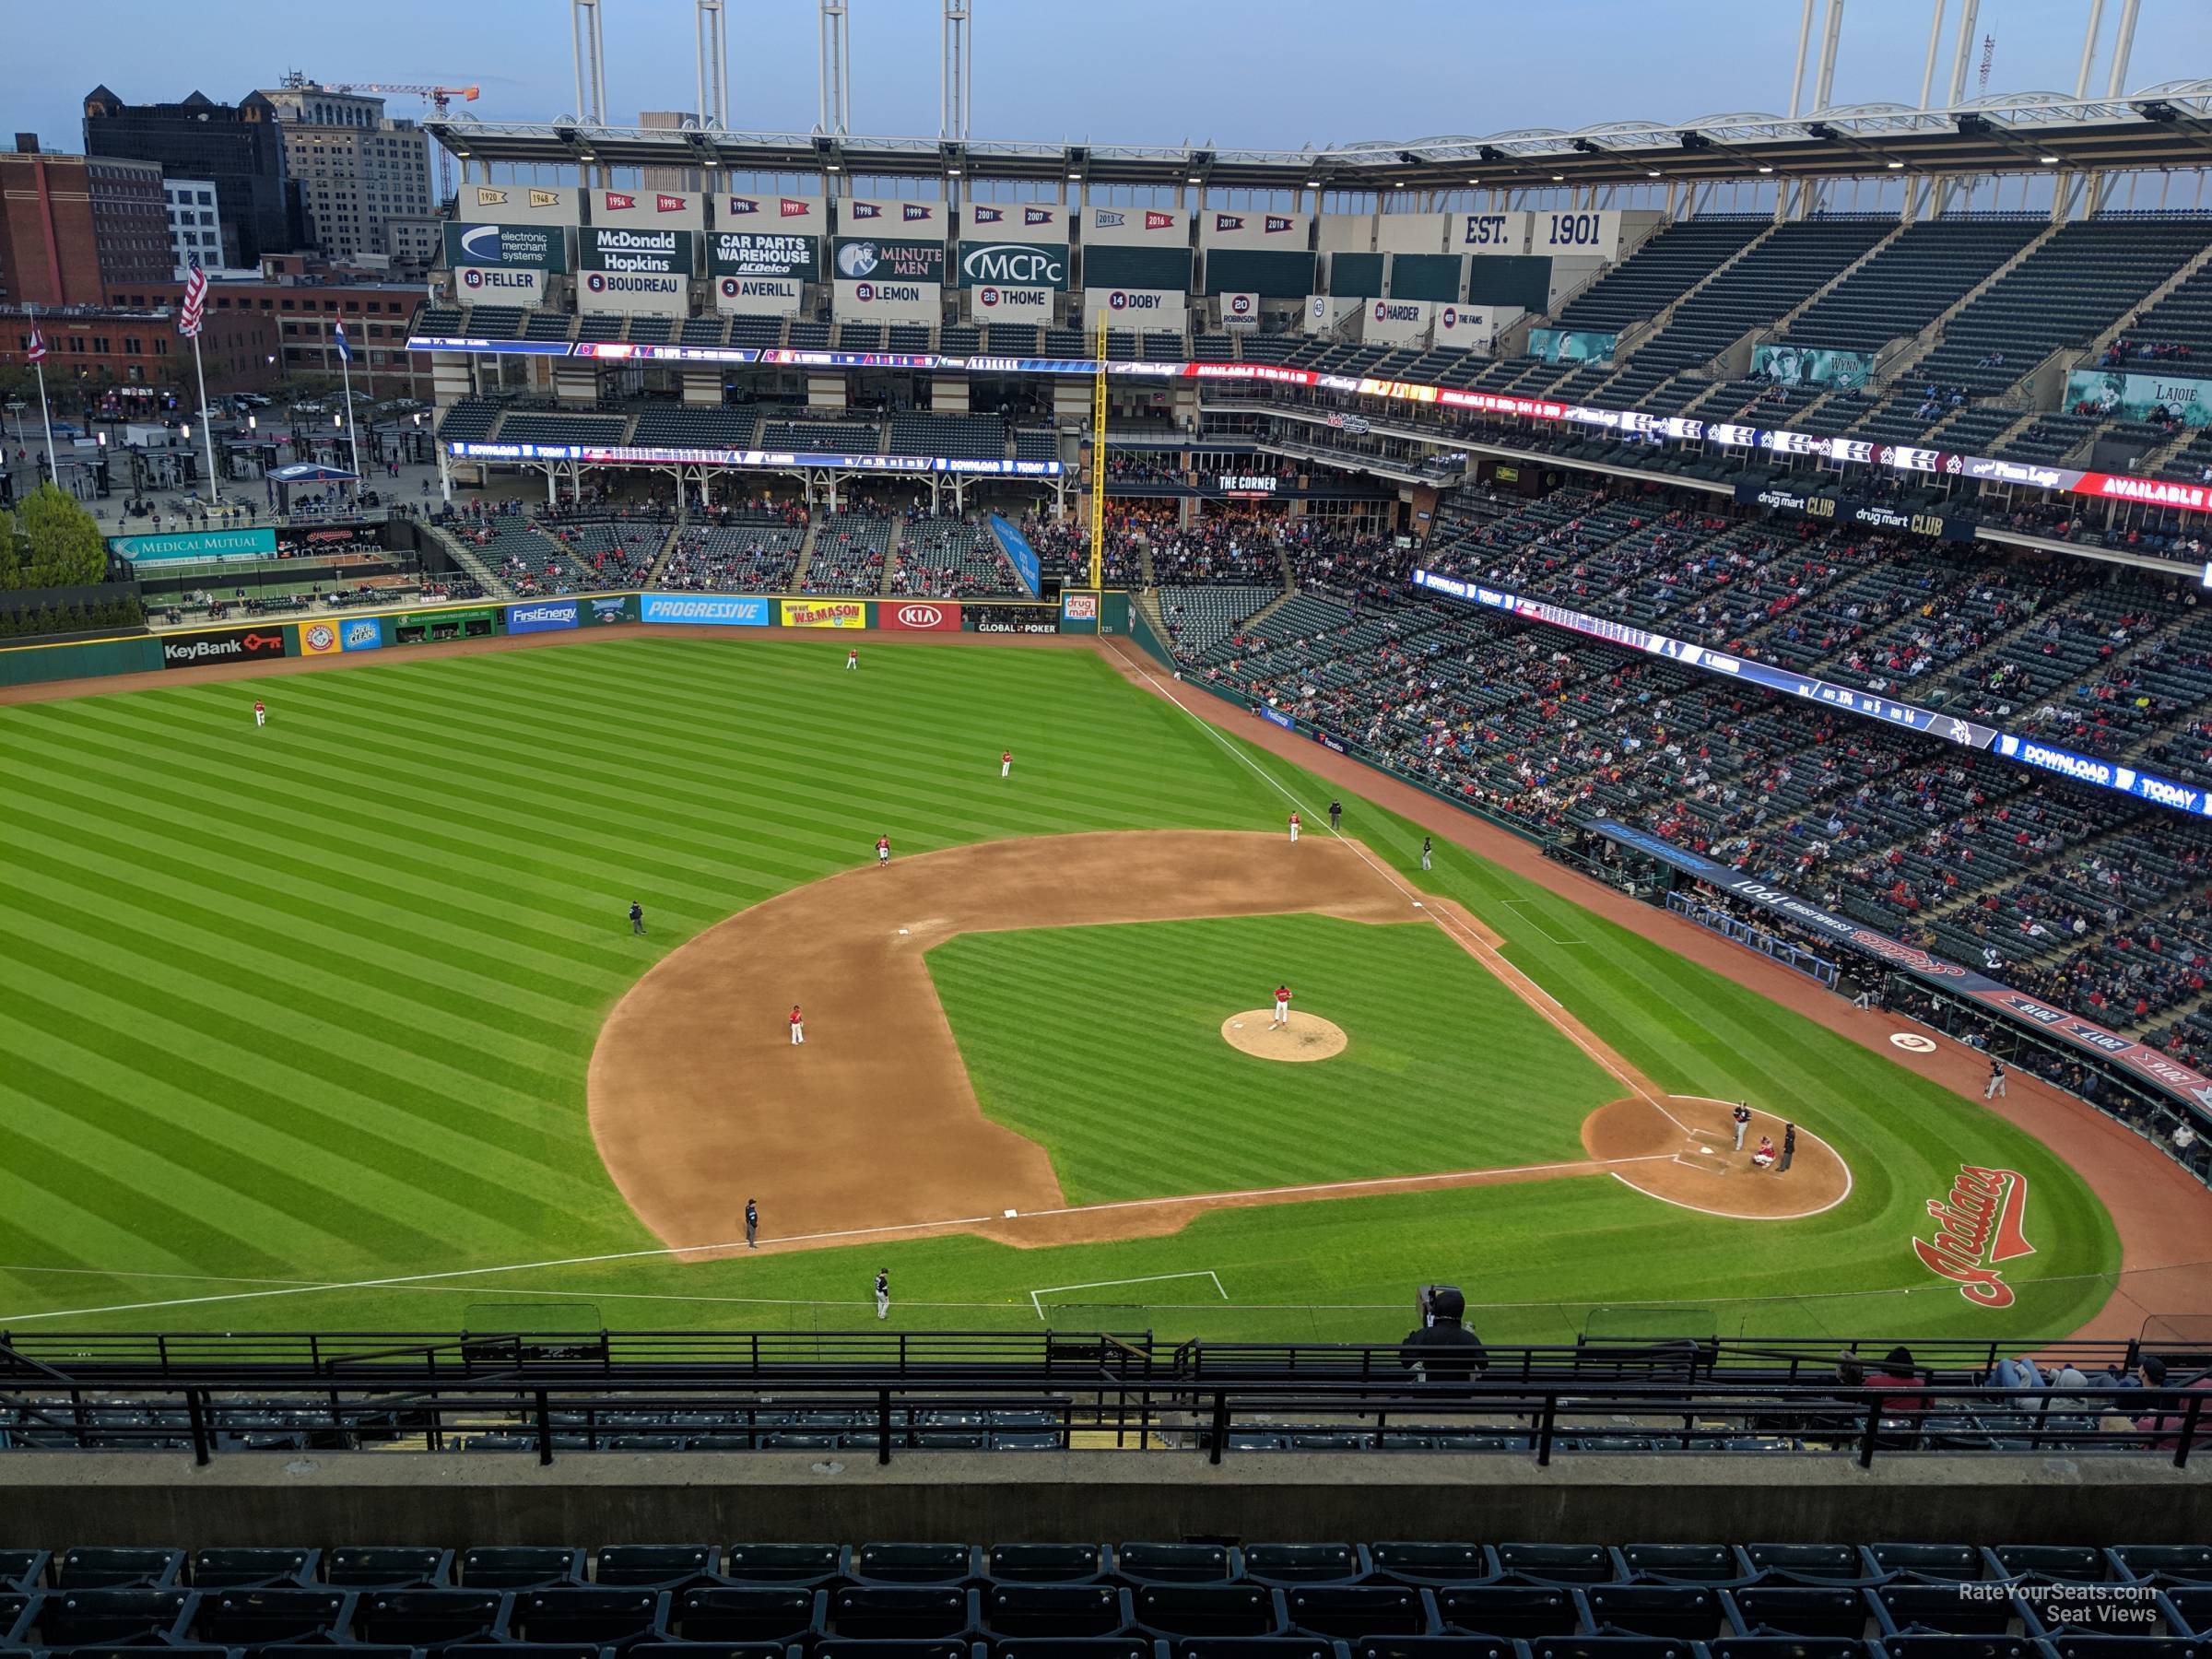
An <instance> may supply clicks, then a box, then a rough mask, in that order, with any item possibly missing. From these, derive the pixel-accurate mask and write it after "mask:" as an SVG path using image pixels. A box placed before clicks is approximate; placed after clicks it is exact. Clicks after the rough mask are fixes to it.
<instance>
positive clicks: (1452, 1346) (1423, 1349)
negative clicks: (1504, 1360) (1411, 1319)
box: [1398, 1285, 1490, 1385]
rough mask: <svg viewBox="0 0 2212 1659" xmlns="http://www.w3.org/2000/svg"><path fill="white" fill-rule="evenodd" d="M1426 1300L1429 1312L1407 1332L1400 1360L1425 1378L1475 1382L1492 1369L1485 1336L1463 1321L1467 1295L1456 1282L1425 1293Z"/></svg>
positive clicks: (1464, 1382)
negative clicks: (1469, 1327) (1473, 1330)
mask: <svg viewBox="0 0 2212 1659" xmlns="http://www.w3.org/2000/svg"><path fill="white" fill-rule="evenodd" d="M1422 1302H1423V1306H1424V1307H1425V1308H1426V1310H1427V1312H1426V1313H1425V1314H1424V1316H1423V1318H1422V1321H1421V1323H1420V1324H1418V1325H1417V1326H1415V1327H1414V1328H1413V1329H1412V1330H1410V1331H1408V1332H1406V1340H1405V1342H1404V1343H1402V1344H1401V1345H1400V1346H1399V1348H1398V1363H1399V1364H1400V1365H1402V1366H1404V1367H1405V1368H1406V1370H1407V1371H1411V1372H1413V1373H1414V1375H1415V1376H1416V1377H1418V1379H1419V1380H1420V1381H1422V1382H1450V1383H1458V1384H1462V1385H1464V1384H1466V1383H1469V1382H1474V1381H1475V1379H1476V1378H1477V1377H1479V1376H1481V1375H1482V1373H1483V1372H1484V1371H1486V1370H1488V1367H1489V1363H1490V1356H1489V1352H1488V1349H1486V1348H1485V1347H1483V1346H1482V1338H1481V1337H1479V1336H1477V1335H1475V1333H1474V1332H1472V1331H1470V1330H1468V1329H1467V1327H1466V1326H1465V1324H1463V1323H1462V1321H1463V1320H1465V1317H1466V1312H1467V1299H1466V1298H1465V1297H1464V1296H1462V1295H1461V1294H1460V1293H1459V1291H1458V1290H1457V1289H1456V1288H1453V1286H1450V1285H1438V1286H1436V1287H1434V1288H1433V1289H1431V1290H1429V1291H1425V1292H1424V1293H1423V1297H1422Z"/></svg>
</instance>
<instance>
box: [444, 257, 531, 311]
mask: <svg viewBox="0 0 2212 1659" xmlns="http://www.w3.org/2000/svg"><path fill="white" fill-rule="evenodd" d="M453 298H454V299H455V300H458V301H460V302H461V303H462V304H464V305H540V304H543V303H544V302H545V298H546V274H545V273H544V272H543V271H517V270H510V269H507V268H505V267H502V266H498V265H490V266H486V265H455V266H454V267H453Z"/></svg>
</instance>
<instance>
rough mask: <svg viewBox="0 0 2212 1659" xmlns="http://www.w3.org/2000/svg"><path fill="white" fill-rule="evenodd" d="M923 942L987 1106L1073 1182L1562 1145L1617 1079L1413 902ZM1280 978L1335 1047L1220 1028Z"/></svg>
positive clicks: (1454, 1161)
mask: <svg viewBox="0 0 2212 1659" xmlns="http://www.w3.org/2000/svg"><path fill="white" fill-rule="evenodd" d="M928 960H929V967H930V972H931V975H932V977H933V978H934V979H935V982H936V985H937V989H938V994H939V995H940V997H941V998H942V999H943V1001H944V1003H945V1006H946V1009H947V1014H948V1016H949V1017H950V1018H951V1019H952V1025H953V1031H954V1035H955V1036H956V1038H958V1040H959V1043H960V1049H961V1057H962V1059H963V1060H964V1061H965V1062H966V1063H967V1065H968V1068H969V1071H970V1073H971V1076H972V1077H974V1078H975V1082H976V1091H977V1095H978V1098H979V1100H982V1104H983V1107H984V1110H985V1111H986V1112H988V1113H989V1114H990V1115H992V1116H993V1117H994V1118H996V1119H997V1120H998V1121H1000V1122H1002V1123H1005V1124H1008V1125H1009V1126H1010V1127H1013V1128H1015V1129H1017V1130H1018V1131H1020V1132H1021V1133H1022V1134H1024V1135H1030V1137H1031V1138H1033V1139H1035V1140H1038V1141H1039V1142H1041V1144H1042V1145H1044V1146H1045V1147H1046V1148H1047V1149H1048V1150H1049V1151H1051V1152H1052V1154H1053V1160H1054V1168H1055V1169H1056V1170H1057V1171H1058V1172H1059V1175H1060V1179H1061V1182H1062V1185H1063V1187H1064V1188H1065V1190H1066V1191H1067V1193H1068V1194H1069V1196H1070V1197H1071V1198H1073V1199H1075V1200H1077V1202H1085V1203H1089V1202H1098V1201H1101V1200H1104V1199H1110V1198H1112V1199H1120V1198H1130V1197H1143V1196H1150V1195H1153V1194H1161V1193H1177V1192H1204V1191H1208V1190H1218V1189H1222V1188H1230V1187H1240V1188H1241V1187H1250V1186H1275V1185H1289V1184H1300V1183H1305V1182H1326V1181H1329V1180H1332V1179H1350V1178H1357V1177H1369V1176H1389V1175H1403V1174H1416V1173H1421V1172H1436V1171H1458V1170H1469V1169H1486V1168H1492V1167H1497V1166H1500V1165H1521V1164H1527V1163H1537V1162H1555V1161H1563V1160H1570V1159H1578V1158H1581V1157H1582V1156H1583V1151H1582V1147H1581V1143H1580V1139H1579V1135H1578V1131H1579V1129H1580V1126H1581V1123H1582V1120H1583V1117H1584V1116H1586V1115H1587V1114H1588V1112H1590V1111H1592V1110H1594V1108H1595V1107H1597V1106H1599V1105H1601V1104H1603V1103H1604V1102H1605V1101H1606V1100H1610V1099H1613V1098H1614V1097H1615V1096H1616V1095H1617V1094H1618V1085H1617V1084H1615V1083H1614V1082H1613V1081H1612V1080H1611V1079H1610V1078H1609V1077H1606V1075H1605V1074H1604V1073H1603V1072H1602V1071H1600V1070H1599V1069H1598V1068H1597V1067H1596V1066H1595V1065H1594V1064H1592V1063H1591V1062H1590V1061H1589V1060H1588V1059H1587V1058H1585V1057H1584V1056H1583V1055H1582V1054H1581V1053H1578V1052H1577V1051H1575V1050H1574V1049H1572V1048H1571V1046H1570V1045H1569V1044H1568V1043H1567V1042H1566V1041H1565V1040H1564V1039H1563V1038H1561V1037H1560V1036H1559V1034H1558V1033H1557V1032H1556V1031H1554V1030H1551V1028H1550V1027H1548V1026H1547V1025H1546V1024H1544V1023H1543V1022H1542V1021H1541V1020H1540V1019H1539V1018H1537V1017H1536V1015H1535V1013H1534V1012H1533V1011H1532V1010H1530V1009H1529V1008H1528V1007H1527V1006H1526V1005H1524V1004H1523V1003H1522V1002H1520V1001H1519V999H1518V998H1516V997H1514V996H1513V995H1512V993H1511V992H1509V991H1507V990H1506V989H1505V987H1504V986H1502V985H1501V984H1500V983H1499V982H1498V981H1497V980H1496V979H1495V978H1494V977H1493V976H1491V975H1490V974H1489V973H1488V971H1486V970H1485V969H1483V968H1482V967H1481V965H1480V964H1479V963H1477V962H1476V961H1474V960H1473V959H1471V958H1469V957H1468V956H1467V955H1466V954H1465V952H1464V951H1462V950H1460V949H1459V948H1458V947H1457V946H1455V945H1454V944H1453V942H1452V941H1451V940H1449V939H1447V938H1445V937H1444V936H1443V935H1441V933H1439V932H1438V931H1437V930H1436V929H1435V928H1433V927H1431V926H1429V925H1427V924H1406V925H1403V926H1395V927H1372V926H1367V925H1364V924H1358V923H1350V922H1340V921H1335V920H1334V919H1331V918H1327V917H1320V916H1305V915H1299V916H1268V917H1252V918H1234V919H1224V920H1219V921H1207V922H1172V923H1148V924H1135V925H1130V924H1124V925H1116V926H1102V927H1080V928H1057V929H1037V930H1031V931H1028V932H1019V933H993V934H972V935H965V936H963V937H961V938H957V939H954V940H951V941H949V942H947V944H945V945H941V946H939V947H936V948H935V949H934V950H932V951H931V953H930V955H929V959H928ZM1278 980H1283V981H1287V982H1288V983H1289V984H1290V985H1291V986H1292V987H1293V990H1294V992H1295V995H1296V1001H1295V1003H1294V1008H1293V1018H1298V1017H1299V1016H1300V1015H1301V1014H1302V1015H1303V1016H1304V1017H1306V1018H1315V1017H1319V1018H1328V1019H1331V1020H1332V1021H1334V1022H1335V1023H1336V1024H1338V1025H1339V1026H1341V1027H1343V1028H1344V1029H1345V1030H1347V1033H1348V1034H1349V1035H1350V1038H1351V1047H1350V1048H1348V1049H1347V1052H1346V1053H1344V1054H1342V1055H1339V1056H1338V1057H1336V1058H1335V1059H1333V1060H1329V1061H1324V1062H1320V1063H1317V1064H1312V1065H1288V1064H1283V1063H1279V1062H1273V1061H1268V1060H1265V1059H1259V1058H1255V1057H1253V1056H1251V1055H1246V1054H1241V1053H1237V1052H1236V1051H1234V1050H1233V1049H1231V1048H1230V1046H1229V1045H1228V1044H1227V1043H1226V1042H1225V1041H1223V1040H1222V1038H1221V1035H1220V1026H1221V1022H1222V1021H1223V1020H1224V1019H1225V1018H1228V1017H1229V1016H1230V1015H1232V1014H1235V1013H1238V1012H1240V1011H1242V1010H1249V1009H1253V1008H1258V1007H1261V1006H1264V1005H1265V1004H1266V1003H1267V1002H1268V1000H1269V999H1270V997H1271V994H1272V992H1273V988H1274V985H1275V983H1276V982H1277V981H1278ZM1039 987H1050V988H1051V991H1050V1006H1049V1008H1045V1009H1041V1008H1040V1007H1039V1006H1038V1004H1037V998H1036V992H1037V988H1039ZM1040 1016H1042V1020H1043V1029H1042V1030H1039V1018H1040ZM1261 1018H1262V1021H1263V1023H1264V1020H1265V1016H1262V1017H1261ZM1462 1043H1464V1044H1465V1047H1464V1048H1463V1047H1461V1046H1460V1045H1461V1044H1462ZM1477 1054H1479V1059H1477Z"/></svg>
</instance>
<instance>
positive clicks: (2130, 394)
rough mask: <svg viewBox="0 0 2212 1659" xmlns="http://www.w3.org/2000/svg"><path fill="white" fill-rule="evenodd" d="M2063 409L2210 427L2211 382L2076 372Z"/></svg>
mask: <svg viewBox="0 0 2212 1659" xmlns="http://www.w3.org/2000/svg"><path fill="white" fill-rule="evenodd" d="M2066 407H2067V408H2069V409H2071V410H2073V411H2074V412H2075V413H2076V414H2077V415H2099V416H2102V417H2103V418H2106V419H2108V420H2111V419H2114V418H2119V419H2125V420H2157V421H2178V422H2180V423H2181V424H2182V425H2183V426H2185V427H2201V426H2212V380H2196V379H2194V378H2192V377H2190V376H2188V375H2180V374H2156V373H2151V374H2144V373H2134V372H2128V371H2122V370H2118V369H2077V370H2075V371H2073V372H2072V373H2070V374H2068V375H2067V376H2066Z"/></svg>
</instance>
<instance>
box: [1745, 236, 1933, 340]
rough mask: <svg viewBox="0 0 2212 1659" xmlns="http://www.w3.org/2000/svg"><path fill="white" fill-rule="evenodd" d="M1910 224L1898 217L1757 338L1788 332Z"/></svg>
mask: <svg viewBox="0 0 2212 1659" xmlns="http://www.w3.org/2000/svg"><path fill="white" fill-rule="evenodd" d="M1910 228H1911V227H1910V226H1909V225H1908V224H1907V222H1906V221H1904V220H1902V219H1900V220H1899V221H1898V222H1897V223H1896V224H1894V225H1892V226H1891V227H1890V228H1889V234H1888V235H1887V236H1885V237H1883V238H1882V240H1881V241H1877V242H1876V243H1875V244H1874V246H1873V247H1871V248H1869V249H1867V250H1866V252H1865V253H1862V254H1860V255H1859V256H1858V257H1857V258H1856V259H1854V260H1853V261H1852V262H1851V263H1850V264H1849V265H1845V266H1844V267H1843V268H1842V269H1841V270H1840V271H1838V272H1837V273H1836V274H1835V275H1834V276H1833V277H1830V278H1829V279H1828V280H1827V281H1826V282H1824V283H1822V284H1821V285H1820V286H1819V287H1818V288H1815V289H1814V290H1813V291H1812V292H1811V293H1809V294H1807V295H1806V297H1805V298H1804V299H1802V300H1798V301H1797V303H1796V304H1794V305H1793V306H1791V307H1790V309H1789V310H1788V311H1786V312H1783V313H1782V315H1781V316H1779V317H1777V318H1775V319H1774V322H1773V325H1772V326H1771V327H1770V328H1768V329H1767V330H1766V331H1765V332H1764V333H1762V334H1761V335H1759V339H1760V340H1761V341H1762V342H1763V341H1771V340H1777V339H1780V338H1781V337H1782V336H1783V335H1786V334H1788V333H1789V332H1790V325H1791V324H1793V323H1794V322H1796V321H1797V319H1798V318H1799V317H1802V316H1803V315H1805V313H1806V312H1808V311H1810V310H1811V309H1812V308H1813V307H1814V306H1815V305H1818V303H1819V302H1820V301H1821V300H1825V299H1827V298H1828V296H1829V295H1830V294H1832V293H1834V292H1835V291H1836V290H1837V289H1838V288H1841V287H1842V286H1843V285H1844V284H1845V283H1847V282H1849V281H1850V280H1851V279H1852V278H1853V277H1855V276H1857V275H1858V274H1859V273H1860V272H1861V271H1863V270H1865V268H1866V267H1867V266H1868V265H1871V264H1873V263H1874V262H1875V261H1876V260H1877V259H1879V258H1880V257H1881V256H1882V255H1883V254H1884V253H1887V252H1888V250H1889V249H1891V248H1893V247H1895V246H1896V245H1897V239H1898V238H1899V237H1900V236H1902V235H1904V233H1905V232H1906V230H1907V229H1910ZM1813 344H1815V342H1813V341H1811V340H1807V341H1806V345H1808V346H1809V345H1813Z"/></svg>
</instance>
